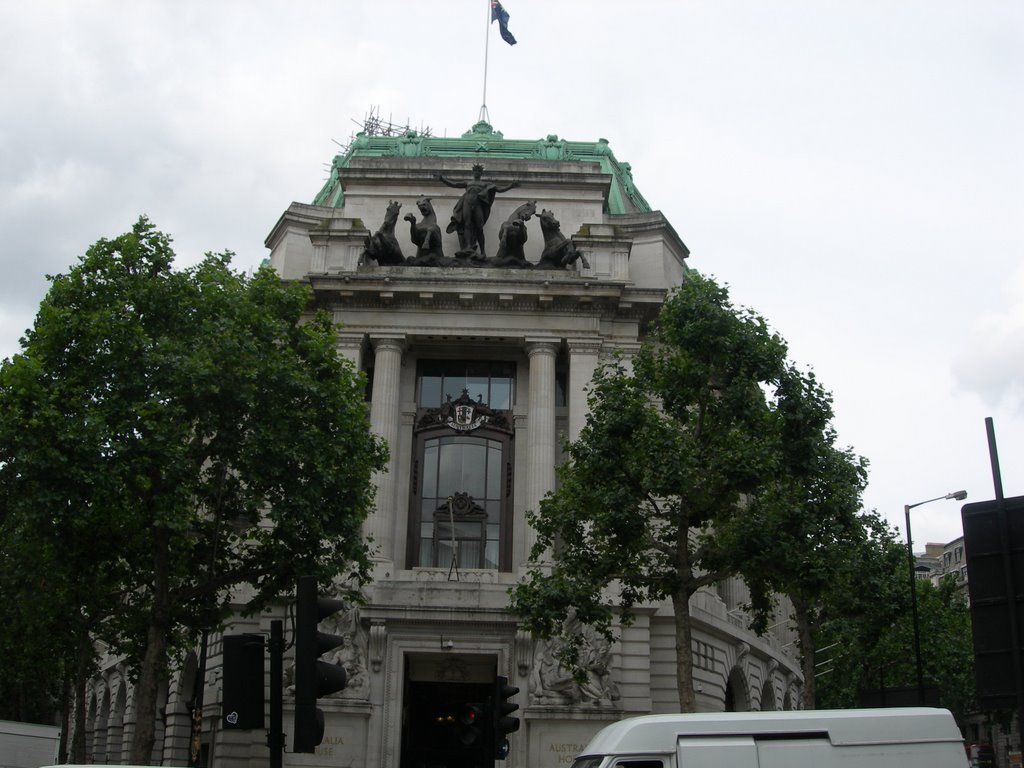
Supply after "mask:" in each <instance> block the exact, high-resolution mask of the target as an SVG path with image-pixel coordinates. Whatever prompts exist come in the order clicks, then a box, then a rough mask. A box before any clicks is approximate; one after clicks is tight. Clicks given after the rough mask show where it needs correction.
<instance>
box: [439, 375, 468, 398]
mask: <svg viewBox="0 0 1024 768" xmlns="http://www.w3.org/2000/svg"><path fill="white" fill-rule="evenodd" d="M465 388H466V377H465V375H463V374H456V375H452V374H450V373H449V374H446V375H445V377H444V392H443V395H444V396H443V397H442V398H441V402H444V401H445V400H447V399H448V397H449V396H450V397H451V399H452V400H458V399H459V398H460V397H461V396H462V390H464V389H465Z"/></svg>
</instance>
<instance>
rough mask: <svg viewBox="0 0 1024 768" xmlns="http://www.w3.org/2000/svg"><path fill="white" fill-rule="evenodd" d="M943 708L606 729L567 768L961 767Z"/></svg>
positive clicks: (678, 720)
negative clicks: (570, 767)
mask: <svg viewBox="0 0 1024 768" xmlns="http://www.w3.org/2000/svg"><path fill="white" fill-rule="evenodd" d="M966 765H967V757H966V752H965V751H964V746H963V739H962V738H961V736H960V730H959V729H958V728H957V726H956V723H955V722H954V721H953V716H952V715H951V714H950V713H949V712H948V711H946V710H944V709H928V708H924V707H920V708H912V709H849V710H838V709H837V710H800V711H789V712H702V713H695V714H687V715H681V714H677V715H649V716H646V717H633V718H629V719H626V720H622V721H620V722H618V723H613V724H612V725H609V726H606V727H605V728H603V729H602V730H601V731H599V732H598V733H597V735H596V736H594V738H593V739H591V741H590V743H589V744H587V746H586V749H584V750H583V752H581V753H580V755H579V756H578V757H577V758H576V761H575V762H574V763H573V764H572V768H803V767H804V766H807V767H808V768H810V767H812V766H813V768H876V767H877V766H893V768H964V766H966Z"/></svg>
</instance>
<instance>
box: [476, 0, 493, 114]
mask: <svg viewBox="0 0 1024 768" xmlns="http://www.w3.org/2000/svg"><path fill="white" fill-rule="evenodd" d="M484 4H485V5H486V6H487V26H486V27H485V28H484V29H485V33H484V97H483V101H482V102H481V104H480V117H479V118H478V119H477V122H488V123H489V122H490V121H491V116H490V114H489V113H488V112H487V54H488V53H489V49H490V44H491V0H484Z"/></svg>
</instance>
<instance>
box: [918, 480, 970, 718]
mask: <svg viewBox="0 0 1024 768" xmlns="http://www.w3.org/2000/svg"><path fill="white" fill-rule="evenodd" d="M966 498H967V491H954V492H953V493H947V494H946V495H945V496H936V497H935V498H934V499H926V500H924V501H919V502H917V503H916V504H905V505H903V513H904V514H905V515H906V517H907V559H908V562H909V563H910V610H911V614H912V616H913V621H914V665H915V668H916V669H917V703H918V704H919V705H920V706H922V707H923V706H924V670H923V668H922V666H921V627H920V626H919V623H918V617H917V576H916V575H915V573H914V541H913V538H912V536H911V535H910V510H912V509H913V508H914V507H920V506H921V505H922V504H931V503H932V502H933V501H943V500H945V499H956V500H957V501H963V500H964V499H966Z"/></svg>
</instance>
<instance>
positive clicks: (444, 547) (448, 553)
mask: <svg viewBox="0 0 1024 768" xmlns="http://www.w3.org/2000/svg"><path fill="white" fill-rule="evenodd" d="M451 561H452V544H451V542H450V541H444V540H439V541H438V542H437V559H436V560H435V561H434V562H433V563H432V565H445V564H446V563H450V562H451Z"/></svg>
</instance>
